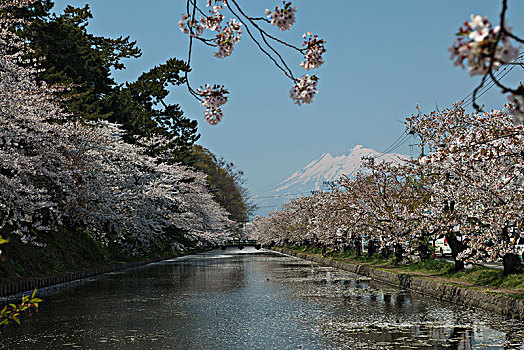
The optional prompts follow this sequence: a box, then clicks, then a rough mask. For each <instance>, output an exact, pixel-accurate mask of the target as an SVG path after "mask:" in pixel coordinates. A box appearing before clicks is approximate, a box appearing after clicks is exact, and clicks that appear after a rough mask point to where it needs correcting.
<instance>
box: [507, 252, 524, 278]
mask: <svg viewBox="0 0 524 350" xmlns="http://www.w3.org/2000/svg"><path fill="white" fill-rule="evenodd" d="M502 263H503V265H504V276H507V275H509V274H514V273H522V269H523V266H522V262H521V261H520V258H519V256H518V254H514V253H507V254H506V255H504V258H502Z"/></svg>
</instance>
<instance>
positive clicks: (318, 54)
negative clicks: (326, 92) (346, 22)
mask: <svg viewBox="0 0 524 350" xmlns="http://www.w3.org/2000/svg"><path fill="white" fill-rule="evenodd" d="M302 38H304V44H303V46H304V47H305V49H306V53H305V55H304V57H305V59H306V61H305V62H302V63H300V65H301V66H302V67H303V68H304V69H307V70H310V69H313V68H318V67H320V66H321V65H323V64H324V60H323V59H322V55H323V54H324V52H326V48H325V47H324V44H325V43H326V42H325V41H324V40H323V39H319V38H318V35H312V33H311V32H307V33H305V34H304V35H302Z"/></svg>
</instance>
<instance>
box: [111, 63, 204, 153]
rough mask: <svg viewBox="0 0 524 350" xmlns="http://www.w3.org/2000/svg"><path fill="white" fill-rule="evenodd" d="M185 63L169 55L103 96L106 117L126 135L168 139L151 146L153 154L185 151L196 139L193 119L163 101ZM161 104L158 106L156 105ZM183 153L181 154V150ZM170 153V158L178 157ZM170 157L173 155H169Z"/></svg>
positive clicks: (177, 82) (181, 78) (181, 79)
mask: <svg viewBox="0 0 524 350" xmlns="http://www.w3.org/2000/svg"><path fill="white" fill-rule="evenodd" d="M186 71H189V67H188V66H187V64H186V63H184V62H183V61H182V60H178V59H175V58H171V59H169V60H168V61H167V62H166V63H164V64H162V65H159V66H156V67H154V68H153V69H151V70H150V71H149V72H147V73H144V74H142V75H141V76H140V77H139V78H138V79H137V80H136V81H135V82H133V83H127V84H126V85H125V87H121V88H119V89H118V90H117V91H115V93H114V94H113V95H112V96H110V97H108V98H107V108H108V109H109V110H110V111H111V113H112V114H111V116H110V117H109V120H110V121H112V122H115V123H119V124H122V125H123V127H124V129H125V130H127V131H128V135H129V136H146V137H147V136H149V135H161V136H163V137H165V138H166V139H167V140H168V143H167V144H164V145H163V146H162V147H160V148H159V147H158V146H153V148H152V151H153V152H154V153H156V154H158V153H159V152H162V151H168V150H176V152H175V153H180V152H187V151H188V149H189V147H191V145H193V143H194V142H196V141H197V140H198V138H199V137H200V135H198V134H197V125H198V124H197V122H196V121H194V120H190V119H188V118H186V117H184V112H183V111H182V110H181V109H180V106H179V105H177V104H166V103H165V102H164V99H165V98H166V97H167V96H168V94H169V91H168V90H167V87H168V86H170V85H180V84H184V83H185V77H184V75H185V72H186ZM158 105H161V106H162V107H161V108H158ZM184 156H185V154H184ZM179 157H180V155H179V154H175V155H174V157H173V158H174V160H177V158H179ZM171 160H173V159H171Z"/></svg>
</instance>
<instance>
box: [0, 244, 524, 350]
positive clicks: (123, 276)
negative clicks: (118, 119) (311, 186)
mask: <svg viewBox="0 0 524 350" xmlns="http://www.w3.org/2000/svg"><path fill="white" fill-rule="evenodd" d="M43 292H44V294H46V296H45V300H44V303H42V307H41V311H40V312H39V313H38V314H36V315H34V316H33V317H31V318H29V317H23V322H22V326H17V325H11V326H9V327H7V328H4V329H3V334H2V335H0V348H2V347H3V348H5V349H73V348H84V349H464V350H465V349H524V342H523V339H524V326H523V324H522V323H521V322H518V321H511V320H506V319H503V318H501V317H499V316H496V315H493V314H490V313H487V312H484V311H481V310H475V309H470V308H464V307H459V306H456V305H448V304H442V303H439V302H436V301H434V300H432V299H430V298H426V297H422V296H419V295H415V294H411V293H409V292H406V291H402V290H399V289H395V288H392V287H389V286H385V285H382V284H378V283H375V282H372V281H370V280H369V279H367V278H365V277H362V276H359V275H355V274H351V273H349V272H346V271H341V270H336V269H332V268H326V267H321V266H319V265H317V264H315V263H310V262H306V261H303V260H299V259H295V258H291V257H285V256H281V255H276V254H273V253H268V252H265V253H261V252H259V251H256V250H254V249H249V248H246V249H244V250H242V251H239V250H236V249H228V250H227V251H225V252H224V251H215V252H210V253H205V254H198V255H194V256H187V257H183V258H178V259H172V260H169V261H164V262H161V263H157V264H153V265H149V266H146V267H142V268H138V269H134V270H130V271H127V272H124V273H113V274H108V275H106V276H105V277H104V278H98V279H92V280H90V281H83V282H79V283H78V282H77V283H72V284H67V285H62V286H60V287H59V288H50V289H47V290H45V291H43Z"/></svg>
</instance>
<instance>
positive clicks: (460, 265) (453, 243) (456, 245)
mask: <svg viewBox="0 0 524 350" xmlns="http://www.w3.org/2000/svg"><path fill="white" fill-rule="evenodd" d="M446 241H447V242H448V244H449V248H450V249H451V256H452V257H453V260H454V261H455V269H454V270H455V272H458V271H462V270H464V262H463V261H462V260H457V256H458V255H459V253H460V252H462V251H463V250H464V245H463V244H462V242H460V241H459V240H458V239H457V237H456V236H455V235H446Z"/></svg>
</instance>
